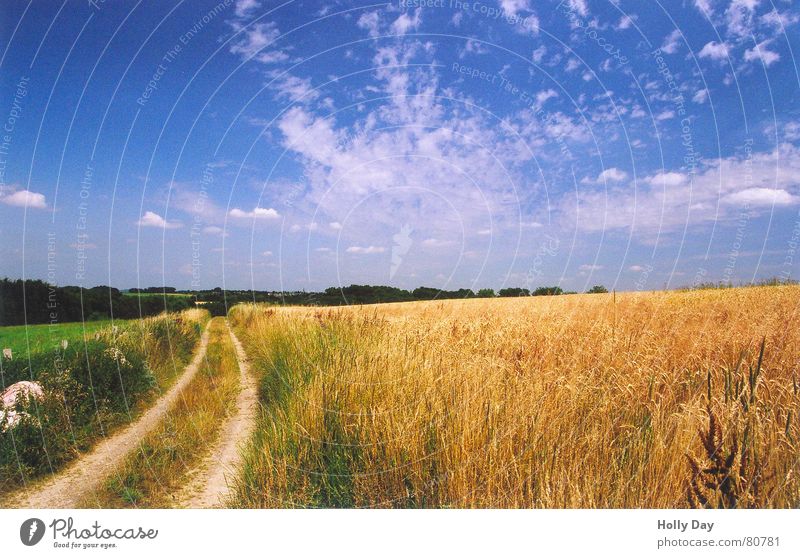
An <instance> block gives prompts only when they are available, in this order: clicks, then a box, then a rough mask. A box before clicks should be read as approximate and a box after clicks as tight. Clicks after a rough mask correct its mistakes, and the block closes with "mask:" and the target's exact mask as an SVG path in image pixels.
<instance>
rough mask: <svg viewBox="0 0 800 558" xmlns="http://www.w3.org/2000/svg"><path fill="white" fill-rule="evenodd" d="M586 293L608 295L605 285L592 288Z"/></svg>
mask: <svg viewBox="0 0 800 558" xmlns="http://www.w3.org/2000/svg"><path fill="white" fill-rule="evenodd" d="M586 292H587V293H589V294H603V293H607V292H608V289H606V288H605V287H604V286H603V285H595V286H594V287H592V288H591V289H589V290H588V291H586Z"/></svg>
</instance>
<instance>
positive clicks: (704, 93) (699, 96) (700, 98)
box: [692, 89, 708, 105]
mask: <svg viewBox="0 0 800 558" xmlns="http://www.w3.org/2000/svg"><path fill="white" fill-rule="evenodd" d="M707 100H708V89H698V90H697V92H696V93H695V94H694V95H693V96H692V102H695V103H697V104H698V105H702V104H703V103H705V102H706V101H707Z"/></svg>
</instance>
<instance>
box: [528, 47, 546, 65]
mask: <svg viewBox="0 0 800 558" xmlns="http://www.w3.org/2000/svg"><path fill="white" fill-rule="evenodd" d="M545 54H547V47H545V46H544V45H542V46H540V47H539V48H537V49H536V50H534V51H533V54H531V60H533V62H534V63H535V64H540V63H541V62H542V59H543V58H544V55H545Z"/></svg>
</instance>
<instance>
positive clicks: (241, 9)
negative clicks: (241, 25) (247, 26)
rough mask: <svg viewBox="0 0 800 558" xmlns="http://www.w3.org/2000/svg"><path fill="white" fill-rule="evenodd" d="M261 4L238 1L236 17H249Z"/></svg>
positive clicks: (250, 0)
mask: <svg viewBox="0 0 800 558" xmlns="http://www.w3.org/2000/svg"><path fill="white" fill-rule="evenodd" d="M260 5H261V4H260V3H259V2H258V0H238V2H236V8H235V10H234V11H235V13H236V17H247V16H249V15H250V13H251V12H252V11H253V10H255V9H256V8H258V7H259V6H260Z"/></svg>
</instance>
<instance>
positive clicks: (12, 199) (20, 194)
mask: <svg viewBox="0 0 800 558" xmlns="http://www.w3.org/2000/svg"><path fill="white" fill-rule="evenodd" d="M0 202H3V203H4V204H6V205H13V206H14V207H28V208H30V209H47V202H46V200H45V197H44V194H39V193H38V192H31V191H30V190H17V191H16V192H11V193H10V194H5V195H0Z"/></svg>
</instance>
